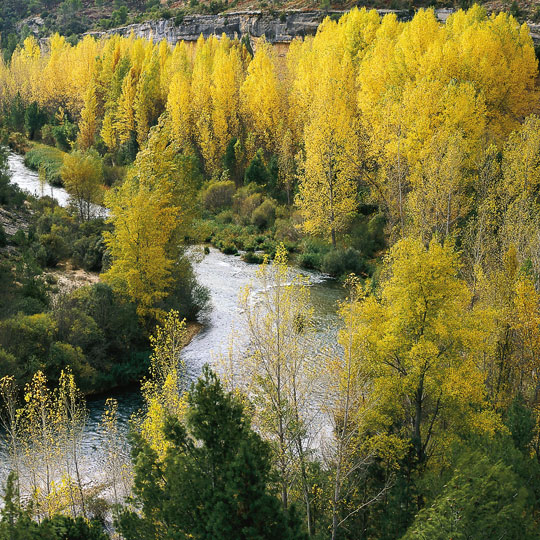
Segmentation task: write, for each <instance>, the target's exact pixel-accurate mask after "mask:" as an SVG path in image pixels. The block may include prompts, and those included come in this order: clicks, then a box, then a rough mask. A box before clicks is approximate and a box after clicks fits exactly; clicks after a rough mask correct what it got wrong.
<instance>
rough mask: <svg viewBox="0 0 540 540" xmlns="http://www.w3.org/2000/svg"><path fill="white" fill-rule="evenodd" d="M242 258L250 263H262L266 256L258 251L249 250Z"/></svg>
mask: <svg viewBox="0 0 540 540" xmlns="http://www.w3.org/2000/svg"><path fill="white" fill-rule="evenodd" d="M242 260H243V261H244V262H247V263H249V264H262V262H263V261H264V256H263V255H259V254H258V253H253V252H252V251H247V252H246V253H244V254H243V255H242Z"/></svg>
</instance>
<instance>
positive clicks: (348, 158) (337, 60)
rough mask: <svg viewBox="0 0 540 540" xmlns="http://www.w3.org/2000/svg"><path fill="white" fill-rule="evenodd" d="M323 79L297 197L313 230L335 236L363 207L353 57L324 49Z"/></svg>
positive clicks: (306, 133)
mask: <svg viewBox="0 0 540 540" xmlns="http://www.w3.org/2000/svg"><path fill="white" fill-rule="evenodd" d="M324 53H325V56H324V58H322V59H321V68H320V72H319V76H320V82H319V85H318V87H317V91H316V93H315V94H314V96H313V101H312V105H311V107H312V108H311V114H310V116H311V117H310V119H309V121H308V123H307V125H306V127H305V129H304V144H305V160H304V164H303V166H304V167H303V168H304V170H303V172H302V174H301V175H300V183H299V192H298V196H297V198H296V204H297V205H298V207H299V209H300V212H301V214H302V217H303V220H304V221H303V225H302V226H303V229H304V231H305V232H307V233H308V234H315V235H320V236H323V237H326V238H331V240H332V245H333V246H334V247H335V246H336V241H337V234H338V233H339V232H341V231H343V230H344V229H345V228H346V226H347V225H348V223H349V220H350V218H351V217H352V215H353V212H354V211H355V209H356V206H357V185H356V179H357V177H358V175H359V168H358V164H357V163H356V156H357V154H358V148H359V144H358V135H357V130H358V118H357V114H356V99H355V97H356V96H355V92H354V88H355V82H354V70H353V67H352V64H351V61H350V59H349V58H348V57H347V56H345V57H343V58H341V57H340V56H339V53H336V52H335V51H334V50H333V48H332V47H327V48H325V50H324Z"/></svg>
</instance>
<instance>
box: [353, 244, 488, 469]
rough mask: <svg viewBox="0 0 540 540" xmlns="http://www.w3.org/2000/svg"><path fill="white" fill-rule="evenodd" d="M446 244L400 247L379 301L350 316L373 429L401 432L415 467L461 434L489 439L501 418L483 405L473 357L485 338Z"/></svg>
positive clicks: (367, 299)
mask: <svg viewBox="0 0 540 540" xmlns="http://www.w3.org/2000/svg"><path fill="white" fill-rule="evenodd" d="M459 266H460V265H459V261H458V256H457V254H456V253H455V252H454V250H453V246H452V245H451V244H450V243H446V244H445V245H440V244H439V243H437V242H436V241H432V242H431V244H430V245H429V248H426V247H425V246H424V245H423V243H422V242H421V241H419V240H415V239H410V238H408V239H403V240H400V241H399V242H398V243H397V244H395V245H394V247H393V248H392V249H391V251H390V254H389V257H388V259H387V261H386V268H385V270H386V274H387V275H388V276H389V277H388V279H387V280H386V281H384V282H383V284H382V286H381V291H380V295H378V296H374V295H367V296H364V294H363V293H361V295H360V297H361V298H362V299H361V300H360V301H358V302H356V303H355V304H353V305H351V306H349V308H348V312H346V313H345V315H346V316H347V317H352V318H353V321H354V325H355V327H356V332H355V335H354V336H353V345H352V346H353V347H354V348H355V349H356V354H357V355H358V356H359V357H360V358H362V362H361V366H360V370H361V375H362V376H363V377H367V380H368V381H369V387H370V392H371V394H372V396H373V398H374V399H376V400H377V402H376V404H375V406H374V408H373V413H372V414H371V420H370V421H371V422H372V423H373V424H372V425H373V426H376V425H378V426H379V427H381V426H387V427H388V428H389V427H390V426H391V425H394V426H399V428H398V429H399V430H400V431H399V432H400V435H401V436H402V437H403V438H404V439H405V440H406V441H410V443H411V450H412V455H413V456H414V458H415V460H416V464H417V465H418V466H420V467H423V466H425V465H426V463H427V462H428V461H429V459H430V458H431V457H432V455H433V452H434V450H435V449H436V448H437V451H438V453H439V455H440V452H441V450H443V449H444V448H446V447H447V445H448V444H451V443H452V441H454V440H456V438H457V437H459V436H460V434H462V433H466V432H473V433H474V432H481V433H484V432H487V433H492V432H493V431H494V430H495V429H496V428H497V427H498V419H497V417H496V416H495V415H494V413H492V412H491V411H490V409H489V408H488V406H487V402H486V399H485V387H484V380H483V373H482V371H481V370H480V369H479V367H478V366H477V360H478V358H477V357H476V355H477V354H481V351H482V350H483V346H482V340H483V338H484V336H483V333H482V332H480V331H479V330H480V328H479V327H475V324H474V322H475V315H474V314H472V313H471V312H470V310H469V308H470V301H471V295H470V292H469V290H468V288H467V285H466V284H465V282H463V281H462V280H461V279H460V278H459V277H458V272H459Z"/></svg>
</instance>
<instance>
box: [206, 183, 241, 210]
mask: <svg viewBox="0 0 540 540" xmlns="http://www.w3.org/2000/svg"><path fill="white" fill-rule="evenodd" d="M235 192H236V186H235V185H234V182H231V181H230V180H225V181H220V182H212V183H211V184H210V185H209V186H208V187H207V188H206V189H205V190H204V192H203V195H202V200H203V205H204V207H205V208H206V210H208V211H210V212H216V211H218V210H222V209H223V208H228V207H230V206H231V205H232V202H233V196H234V193H235Z"/></svg>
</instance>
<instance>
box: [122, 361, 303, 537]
mask: <svg viewBox="0 0 540 540" xmlns="http://www.w3.org/2000/svg"><path fill="white" fill-rule="evenodd" d="M164 431H165V435H166V437H167V438H168V440H169V442H170V447H169V449H168V451H167V454H166V456H165V459H164V460H163V461H162V462H160V461H159V459H158V457H157V454H156V453H155V452H154V450H152V449H151V448H150V446H149V445H148V444H147V443H145V442H144V441H143V440H142V438H141V437H135V445H134V452H133V457H134V462H135V483H134V502H135V504H136V506H137V507H138V509H139V510H140V512H133V511H131V510H124V512H123V513H122V514H121V515H120V518H119V520H118V527H119V530H120V531H121V533H122V534H123V535H124V537H125V538H126V540H132V539H133V540H135V539H137V540H144V539H158V538H193V539H196V540H198V539H200V540H203V539H204V540H210V539H212V540H233V539H234V540H244V539H245V540H248V539H249V540H263V539H269V540H270V539H277V538H279V539H283V540H293V539H294V540H300V539H302V538H304V535H303V534H302V533H301V531H300V528H299V525H298V522H297V520H296V518H295V517H294V514H292V513H291V514H289V515H286V514H285V513H284V512H283V511H282V509H281V507H280V504H279V501H278V499H277V498H276V497H274V496H273V495H271V494H270V493H269V491H268V487H267V486H268V481H269V474H270V452H269V447H268V445H267V444H266V443H265V442H263V441H262V439H261V438H260V437H259V435H258V434H256V433H255V432H254V431H253V430H252V429H251V427H250V422H249V419H248V418H247V417H246V414H245V412H244V408H243V405H242V404H241V402H240V401H239V399H238V398H237V397H236V396H234V395H233V394H232V393H225V391H224V389H223V387H222V385H221V382H220V381H219V380H218V378H217V377H216V375H214V374H213V373H212V372H211V371H210V370H209V369H208V368H207V367H206V368H205V369H204V372H203V376H202V377H201V378H200V379H199V381H198V382H197V383H196V385H195V386H194V387H193V388H192V391H191V393H190V394H189V396H188V412H187V415H186V422H185V425H184V424H182V423H180V422H179V420H178V419H176V418H172V417H171V418H169V420H168V421H167V423H166V426H165V429H164Z"/></svg>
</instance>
